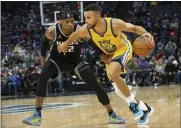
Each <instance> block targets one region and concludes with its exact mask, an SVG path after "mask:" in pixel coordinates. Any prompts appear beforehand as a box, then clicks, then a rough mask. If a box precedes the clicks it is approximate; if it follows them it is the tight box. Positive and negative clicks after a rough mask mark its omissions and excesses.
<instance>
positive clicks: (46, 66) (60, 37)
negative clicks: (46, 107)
mask: <svg viewBox="0 0 181 128" xmlns="http://www.w3.org/2000/svg"><path fill="white" fill-rule="evenodd" d="M60 20H61V23H57V24H56V25H55V26H50V27H49V28H48V29H47V31H46V32H45V36H44V37H43V39H42V41H41V43H42V48H41V56H42V57H41V63H42V65H43V67H42V71H41V74H40V78H39V81H38V85H37V90H36V110H35V112H34V114H33V116H30V117H28V118H25V119H24V120H23V123H25V124H28V125H34V126H40V125H41V121H42V118H41V117H42V116H41V110H42V105H43V100H44V97H45V95H46V90H47V82H48V80H49V79H58V78H59V75H60V73H61V72H73V71H75V73H76V74H77V75H78V76H79V78H80V79H82V80H83V81H85V82H86V83H87V84H88V85H89V86H91V88H92V89H93V90H94V91H95V93H96V95H97V97H98V100H99V102H100V103H102V104H103V105H104V107H105V108H106V110H107V111H108V114H109V118H108V122H109V123H118V124H122V123H125V120H124V119H122V118H121V117H119V116H117V115H116V113H115V112H114V111H113V109H112V107H111V104H110V101H109V98H108V96H107V94H106V93H105V92H104V90H103V89H102V88H101V86H100V85H99V84H98V82H97V80H96V77H95V75H94V72H93V70H92V69H91V67H90V66H89V64H88V63H87V62H86V61H83V60H82V59H81V58H80V51H81V44H80V42H79V41H78V40H75V41H74V42H72V43H71V44H70V45H69V48H68V50H67V54H66V55H65V56H64V55H63V54H62V53H61V54H60V53H59V52H58V50H57V46H58V45H59V44H60V43H62V42H63V41H65V40H67V39H68V38H69V35H70V34H71V33H73V32H74V31H76V28H77V27H78V26H77V25H76V24H74V19H73V15H72V14H71V13H70V12H62V13H61V14H60ZM49 43H51V47H50V51H49V55H48V57H47V59H46V60H45V56H46V51H47V48H48V46H49Z"/></svg>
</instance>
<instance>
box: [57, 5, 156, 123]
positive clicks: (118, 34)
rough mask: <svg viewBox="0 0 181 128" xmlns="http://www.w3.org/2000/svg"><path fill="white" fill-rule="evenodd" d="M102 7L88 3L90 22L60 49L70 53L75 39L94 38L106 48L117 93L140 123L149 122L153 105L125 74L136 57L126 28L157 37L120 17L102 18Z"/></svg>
mask: <svg viewBox="0 0 181 128" xmlns="http://www.w3.org/2000/svg"><path fill="white" fill-rule="evenodd" d="M101 12H102V10H101V7H100V6H98V5H96V4H90V5H88V6H87V7H86V8H85V10H84V17H85V22H86V24H85V25H83V26H82V27H81V28H80V29H79V30H77V31H76V32H74V33H73V34H71V36H70V37H69V38H68V40H66V41H65V42H64V43H62V44H60V45H59V46H58V51H59V52H64V54H65V53H66V50H67V48H68V46H69V44H70V43H71V42H73V41H74V40H76V39H78V38H83V37H84V38H90V39H92V40H93V41H94V43H95V45H96V46H97V47H98V48H99V49H100V50H102V51H103V53H104V55H101V58H102V60H104V62H105V63H106V71H107V75H108V77H109V79H110V80H112V81H113V86H114V88H115V91H116V94H117V95H118V96H120V97H121V98H123V99H124V100H125V101H126V102H127V103H128V105H129V109H130V110H131V111H132V112H133V116H134V119H138V118H140V120H139V121H138V124H146V123H147V122H148V117H149V116H150V115H151V114H152V112H153V108H151V107H149V106H148V105H147V104H146V103H143V102H142V101H138V100H135V97H134V94H132V93H131V92H130V91H129V89H128V86H127V84H126V83H125V81H124V80H123V78H121V77H120V72H121V74H124V73H126V70H125V65H126V63H127V62H128V61H129V60H130V59H131V58H132V52H133V50H132V45H131V43H130V42H129V41H128V39H127V37H126V36H125V35H124V34H123V33H122V31H127V32H134V33H136V34H138V35H146V36H148V37H149V41H150V42H153V36H152V35H151V34H150V33H148V32H147V31H146V30H145V29H144V28H143V27H141V26H136V25H133V24H131V23H126V22H124V21H122V20H120V19H116V18H101ZM110 58H111V59H110Z"/></svg>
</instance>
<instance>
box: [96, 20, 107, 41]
mask: <svg viewBox="0 0 181 128" xmlns="http://www.w3.org/2000/svg"><path fill="white" fill-rule="evenodd" d="M103 19H104V18H103ZM104 22H105V23H106V29H105V31H104V32H103V33H102V34H100V33H98V32H96V30H95V29H94V28H93V31H94V32H95V33H97V34H98V35H99V36H101V37H103V36H104V34H105V33H106V32H107V21H106V20H105V19H104Z"/></svg>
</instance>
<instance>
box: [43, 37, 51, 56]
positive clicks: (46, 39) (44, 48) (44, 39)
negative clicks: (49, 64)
mask: <svg viewBox="0 0 181 128" xmlns="http://www.w3.org/2000/svg"><path fill="white" fill-rule="evenodd" d="M50 41H51V40H49V39H48V38H47V37H46V36H43V38H42V39H41V56H42V57H45V56H46V51H47V49H48V47H49V42H50Z"/></svg>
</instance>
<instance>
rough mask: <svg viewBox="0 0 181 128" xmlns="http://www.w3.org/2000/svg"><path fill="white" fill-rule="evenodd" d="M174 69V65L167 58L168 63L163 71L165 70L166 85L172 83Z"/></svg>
mask: <svg viewBox="0 0 181 128" xmlns="http://www.w3.org/2000/svg"><path fill="white" fill-rule="evenodd" d="M175 71H176V69H175V65H174V64H172V60H171V59H170V58H169V60H168V63H167V64H166V66H165V72H166V77H167V84H168V85H173V82H174V74H175Z"/></svg>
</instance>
